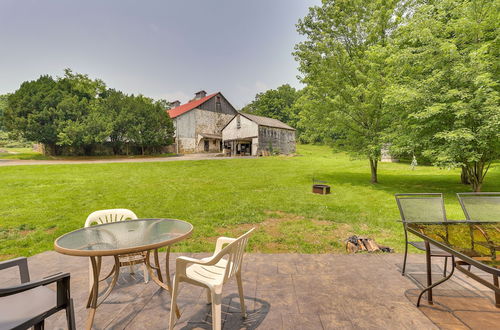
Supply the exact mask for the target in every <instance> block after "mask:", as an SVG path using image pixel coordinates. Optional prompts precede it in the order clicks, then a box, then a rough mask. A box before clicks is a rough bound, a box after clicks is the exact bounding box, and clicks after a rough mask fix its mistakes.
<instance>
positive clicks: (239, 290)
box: [236, 272, 247, 318]
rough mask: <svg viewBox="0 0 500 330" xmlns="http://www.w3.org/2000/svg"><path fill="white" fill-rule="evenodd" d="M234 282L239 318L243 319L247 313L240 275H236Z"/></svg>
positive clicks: (238, 273)
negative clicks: (236, 288) (235, 284)
mask: <svg viewBox="0 0 500 330" xmlns="http://www.w3.org/2000/svg"><path fill="white" fill-rule="evenodd" d="M236 282H237V283H238V294H239V295H240V305H241V316H242V317H243V318H246V317H247V312H246V308H245V296H244V295H243V282H242V281H241V273H240V272H237V273H236Z"/></svg>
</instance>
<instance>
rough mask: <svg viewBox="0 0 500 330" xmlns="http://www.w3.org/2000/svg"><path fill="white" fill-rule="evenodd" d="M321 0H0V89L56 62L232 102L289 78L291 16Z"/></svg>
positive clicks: (292, 65) (123, 82) (141, 85)
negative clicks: (220, 96) (203, 92)
mask: <svg viewBox="0 0 500 330" xmlns="http://www.w3.org/2000/svg"><path fill="white" fill-rule="evenodd" d="M319 3H320V0H246V1H245V0H182V1H181V0H177V1H168V0H159V1H130V0H113V1H111V0H109V1H106V0H85V1H70V0H44V1H34V0H33V1H25V0H0V58H1V60H0V94H4V93H8V92H13V91H15V90H16V89H17V88H18V87H19V84H20V83H21V82H23V81H25V80H32V79H36V78H37V77H38V76H40V75H41V74H46V73H47V74H51V75H54V76H56V75H62V74H63V69H64V68H67V67H69V68H72V69H73V70H74V71H77V72H81V73H87V74H89V75H90V76H91V77H94V78H101V79H103V80H104V81H105V82H106V83H107V85H108V86H110V87H113V88H116V89H119V90H122V91H124V92H127V93H142V94H144V95H146V96H150V97H153V98H166V99H168V100H171V101H173V100H174V99H179V100H180V101H181V102H182V103H184V102H186V101H187V100H188V99H189V98H191V97H192V96H193V93H194V92H195V91H198V90H200V89H204V90H206V91H207V92H208V93H211V92H214V91H221V92H222V93H223V94H224V95H225V96H226V97H227V98H228V99H229V101H230V102H232V103H233V105H234V106H235V107H237V108H240V107H242V106H244V105H245V104H246V103H248V102H250V101H251V100H252V99H253V98H254V96H255V94H256V93H257V92H261V91H264V90H266V89H269V88H276V87H277V86H279V85H281V84H284V83H289V84H291V85H292V86H295V87H300V85H299V82H298V81H297V79H296V76H297V75H298V71H297V63H296V62H295V60H294V59H293V56H292V55H291V53H292V51H293V47H294V45H295V44H296V43H297V42H298V41H300V40H301V37H300V36H299V35H298V33H297V32H296V28H295V24H296V23H297V21H298V19H299V18H301V17H303V16H304V15H305V14H306V13H307V11H308V7H310V6H312V5H316V4H319Z"/></svg>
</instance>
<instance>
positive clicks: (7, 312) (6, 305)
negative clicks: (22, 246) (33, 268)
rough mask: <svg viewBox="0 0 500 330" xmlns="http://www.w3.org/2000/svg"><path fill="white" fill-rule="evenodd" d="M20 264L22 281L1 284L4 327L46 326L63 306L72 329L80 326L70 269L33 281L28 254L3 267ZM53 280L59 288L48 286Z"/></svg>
mask: <svg viewBox="0 0 500 330" xmlns="http://www.w3.org/2000/svg"><path fill="white" fill-rule="evenodd" d="M16 266H17V267H19V274H20V277H21V284H20V285H15V286H11V287H7V288H0V329H28V328H30V327H34V328H35V330H37V329H43V328H44V321H45V319H46V318H47V317H49V316H51V315H52V314H54V313H56V312H58V311H60V310H63V309H64V310H65V311H66V319H67V323H68V329H71V330H73V329H76V327H75V314H74V310H73V300H72V299H71V296H70V275H69V273H64V274H63V273H59V274H54V275H51V276H49V277H46V278H43V279H41V280H38V281H32V282H31V281H30V275H29V270H28V260H27V259H26V258H16V259H12V260H8V261H3V262H0V270H2V269H6V268H11V267H16ZM51 283H56V284H57V289H56V291H54V290H52V289H50V288H48V287H46V285H48V284H51Z"/></svg>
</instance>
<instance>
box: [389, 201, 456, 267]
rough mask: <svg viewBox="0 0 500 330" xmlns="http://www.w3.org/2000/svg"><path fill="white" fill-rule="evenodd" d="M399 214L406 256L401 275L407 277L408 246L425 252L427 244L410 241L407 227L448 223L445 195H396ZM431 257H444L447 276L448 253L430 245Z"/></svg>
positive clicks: (449, 255)
mask: <svg viewBox="0 0 500 330" xmlns="http://www.w3.org/2000/svg"><path fill="white" fill-rule="evenodd" d="M394 196H395V197H396V203H397V204H398V208H399V213H400V214H401V220H402V222H403V228H404V232H405V255H404V260H403V269H402V271H401V275H405V270H406V259H407V258H408V244H410V245H412V246H414V247H415V248H417V249H419V250H421V251H425V242H423V241H417V242H415V241H408V232H407V229H406V225H407V224H408V223H411V222H446V221H447V218H446V211H445V209H444V199H443V194H440V193H429V194H426V193H414V194H395V195H394ZM430 255H431V257H442V258H445V259H444V270H443V276H446V268H447V265H448V257H451V254H449V253H448V252H446V251H444V250H442V249H440V248H438V247H435V246H433V245H432V244H431V245H430Z"/></svg>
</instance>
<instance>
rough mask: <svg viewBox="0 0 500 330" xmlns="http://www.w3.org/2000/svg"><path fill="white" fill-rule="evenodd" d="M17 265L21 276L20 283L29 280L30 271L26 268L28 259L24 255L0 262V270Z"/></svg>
mask: <svg viewBox="0 0 500 330" xmlns="http://www.w3.org/2000/svg"><path fill="white" fill-rule="evenodd" d="M16 266H17V267H19V275H20V277H21V283H26V282H29V281H30V273H29V270H28V259H27V258H25V257H20V258H15V259H11V260H7V261H2V262H0V270H2V269H7V268H11V267H16Z"/></svg>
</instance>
